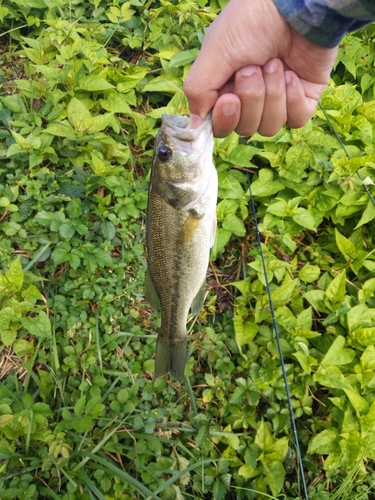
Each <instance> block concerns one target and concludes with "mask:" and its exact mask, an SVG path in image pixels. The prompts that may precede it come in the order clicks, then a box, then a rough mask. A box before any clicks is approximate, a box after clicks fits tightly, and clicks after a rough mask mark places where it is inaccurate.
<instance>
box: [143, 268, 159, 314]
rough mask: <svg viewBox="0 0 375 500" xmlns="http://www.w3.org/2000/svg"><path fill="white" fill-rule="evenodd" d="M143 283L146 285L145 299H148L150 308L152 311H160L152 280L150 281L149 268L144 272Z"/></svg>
mask: <svg viewBox="0 0 375 500" xmlns="http://www.w3.org/2000/svg"><path fill="white" fill-rule="evenodd" d="M145 283H146V297H147V298H148V301H149V302H150V304H151V307H152V308H153V309H154V311H157V310H159V309H160V299H159V295H158V292H157V291H156V288H155V285H154V280H153V279H152V276H151V271H150V268H149V267H148V268H147V270H146V277H145Z"/></svg>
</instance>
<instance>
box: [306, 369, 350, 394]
mask: <svg viewBox="0 0 375 500" xmlns="http://www.w3.org/2000/svg"><path fill="white" fill-rule="evenodd" d="M313 378H314V380H315V381H316V382H319V383H320V384H321V385H323V386H325V387H332V388H334V389H345V388H349V389H351V386H350V383H349V382H348V381H347V380H346V379H345V377H344V375H343V374H342V372H341V370H340V369H339V368H338V367H337V366H334V365H329V366H323V365H320V366H319V368H318V371H317V372H316V373H315V374H314V376H313Z"/></svg>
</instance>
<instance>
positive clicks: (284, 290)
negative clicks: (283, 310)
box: [271, 280, 297, 308]
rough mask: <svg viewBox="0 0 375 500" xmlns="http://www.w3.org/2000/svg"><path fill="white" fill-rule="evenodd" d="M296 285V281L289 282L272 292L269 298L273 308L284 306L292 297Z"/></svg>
mask: <svg viewBox="0 0 375 500" xmlns="http://www.w3.org/2000/svg"><path fill="white" fill-rule="evenodd" d="M296 284H297V280H289V281H286V282H285V283H283V284H282V285H281V286H279V287H277V288H276V289H275V290H273V291H272V293H271V297H272V302H273V305H274V307H275V308H277V307H280V306H283V305H285V303H286V302H287V301H288V300H289V299H290V298H291V296H292V295H293V293H294V289H295V287H296Z"/></svg>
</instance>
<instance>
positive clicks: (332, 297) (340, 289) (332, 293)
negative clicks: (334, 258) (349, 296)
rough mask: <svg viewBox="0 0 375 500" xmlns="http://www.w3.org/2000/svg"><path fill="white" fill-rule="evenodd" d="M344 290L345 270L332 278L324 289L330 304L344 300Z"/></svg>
mask: <svg viewBox="0 0 375 500" xmlns="http://www.w3.org/2000/svg"><path fill="white" fill-rule="evenodd" d="M345 291H346V270H345V269H344V270H343V271H341V273H340V274H338V275H337V276H336V278H334V279H333V280H332V281H331V283H330V284H329V286H328V288H327V290H326V297H327V299H328V300H329V301H330V302H331V304H337V303H340V302H343V301H344V300H345Z"/></svg>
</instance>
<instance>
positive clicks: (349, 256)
mask: <svg viewBox="0 0 375 500" xmlns="http://www.w3.org/2000/svg"><path fill="white" fill-rule="evenodd" d="M335 235H336V244H337V246H338V248H339V250H340V252H341V253H342V255H343V256H344V258H345V260H346V261H350V260H354V259H355V258H356V257H357V250H356V248H355V246H354V245H353V243H352V242H351V241H350V240H348V238H345V236H343V235H342V234H341V233H340V232H339V231H338V230H337V229H336V228H335Z"/></svg>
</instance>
